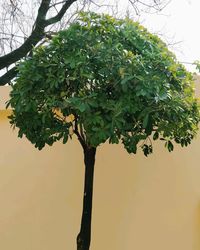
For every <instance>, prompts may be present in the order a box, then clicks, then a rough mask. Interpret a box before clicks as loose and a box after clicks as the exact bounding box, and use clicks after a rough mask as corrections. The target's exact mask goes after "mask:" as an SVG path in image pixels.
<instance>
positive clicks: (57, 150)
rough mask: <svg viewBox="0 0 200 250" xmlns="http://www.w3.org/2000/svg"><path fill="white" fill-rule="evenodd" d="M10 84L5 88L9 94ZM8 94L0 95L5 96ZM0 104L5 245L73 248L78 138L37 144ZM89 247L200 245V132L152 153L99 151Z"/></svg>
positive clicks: (0, 244)
mask: <svg viewBox="0 0 200 250" xmlns="http://www.w3.org/2000/svg"><path fill="white" fill-rule="evenodd" d="M8 92H9V87H3V88H0V96H4V99H7V97H6V96H8ZM1 100H2V99H1ZM1 107H2V108H0V109H1V111H0V138H1V150H0V249H2V250H57V249H59V250H75V249H76V245H75V238H76V234H77V233H78V230H79V224H80V216H81V209H82V189H83V159H82V151H81V148H80V146H79V145H78V143H77V141H76V140H73V141H71V142H69V143H68V144H67V145H62V144H61V143H56V144H55V145H54V146H53V147H46V148H45V149H44V150H43V151H42V152H39V151H37V150H36V149H35V148H34V147H33V146H32V145H31V144H30V143H29V142H28V141H27V140H26V139H23V140H21V139H18V138H17V133H16V131H13V130H12V129H10V125H9V123H8V119H7V115H8V113H9V111H5V110H3V109H4V108H3V106H1ZM96 160H97V161H96V169H95V190H94V210H93V230H92V234H93V235H92V245H91V250H147V249H148V250H199V249H200V164H199V160H200V138H199V136H198V138H197V139H196V140H194V142H193V144H192V145H191V146H189V147H188V148H186V149H182V148H179V147H176V148H175V150H174V152H172V153H168V152H167V151H166V150H165V149H164V147H163V146H162V147H161V146H160V144H159V145H158V144H156V145H155V149H154V154H153V155H151V156H149V157H148V158H146V157H144V156H143V155H142V154H141V153H139V154H138V155H136V156H130V155H128V154H127V153H126V151H125V150H124V149H123V148H122V147H121V146H119V145H118V146H116V145H114V146H113V145H107V144H106V145H104V146H103V147H100V148H99V150H98V152H97V159H96Z"/></svg>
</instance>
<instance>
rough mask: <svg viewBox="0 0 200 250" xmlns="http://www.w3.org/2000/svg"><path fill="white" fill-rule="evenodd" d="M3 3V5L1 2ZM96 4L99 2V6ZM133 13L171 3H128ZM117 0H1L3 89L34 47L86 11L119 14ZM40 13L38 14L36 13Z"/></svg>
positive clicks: (161, 0) (133, 0)
mask: <svg viewBox="0 0 200 250" xmlns="http://www.w3.org/2000/svg"><path fill="white" fill-rule="evenodd" d="M1 1H2V3H1ZM96 2H97V3H96ZM128 2H129V5H130V6H132V9H131V10H130V11H132V10H133V11H132V12H134V13H135V14H139V13H140V12H141V11H148V12H150V11H156V12H158V11H161V10H162V9H163V8H164V7H165V6H166V5H167V4H168V3H169V2H170V0H148V1H142V0H141V1H139V0H129V1H128ZM117 3H118V0H115V1H101V3H100V4H98V1H95V0H79V1H78V0H64V1H59V0H39V1H38V0H32V1H27V0H8V1H4V0H0V6H1V7H0V16H1V19H0V54H1V56H0V70H2V73H1V76H0V86H2V85H5V84H7V83H10V81H11V80H12V79H13V78H15V77H16V75H17V67H16V64H17V63H18V61H19V60H21V59H23V58H25V57H26V56H30V54H31V53H32V50H33V48H34V47H36V46H38V44H41V43H43V42H45V40H46V39H51V38H52V33H55V32H57V31H59V30H61V29H63V27H66V26H67V25H68V24H69V23H70V21H73V19H74V18H75V17H76V14H77V12H78V11H79V10H81V9H82V10H83V9H84V8H89V9H96V8H98V9H100V7H106V8H107V10H108V11H109V10H110V11H113V9H115V12H117V7H116V8H115V7H114V5H115V4H116V5H117ZM37 9H38V11H35V10H37Z"/></svg>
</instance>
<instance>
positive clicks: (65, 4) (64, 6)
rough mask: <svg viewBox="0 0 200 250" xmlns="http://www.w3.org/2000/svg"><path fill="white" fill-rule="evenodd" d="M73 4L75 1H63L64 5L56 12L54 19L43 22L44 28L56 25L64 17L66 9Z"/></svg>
mask: <svg viewBox="0 0 200 250" xmlns="http://www.w3.org/2000/svg"><path fill="white" fill-rule="evenodd" d="M74 2H76V0H67V1H65V3H64V4H63V6H62V8H61V9H60V11H59V12H58V14H57V15H55V16H54V17H51V18H49V19H48V20H46V21H45V26H48V25H51V24H53V23H56V22H58V21H60V20H61V19H62V17H63V16H64V14H65V12H66V11H67V9H68V8H69V7H70V6H71V5H72V3H74Z"/></svg>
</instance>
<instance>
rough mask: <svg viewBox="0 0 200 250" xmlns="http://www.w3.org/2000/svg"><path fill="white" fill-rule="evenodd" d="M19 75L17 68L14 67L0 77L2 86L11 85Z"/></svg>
mask: <svg viewBox="0 0 200 250" xmlns="http://www.w3.org/2000/svg"><path fill="white" fill-rule="evenodd" d="M16 75H17V67H13V68H12V69H10V70H9V71H7V72H6V73H5V74H4V75H2V76H1V77H0V86H3V85H5V84H7V83H9V82H10V81H11V80H12V79H13V78H14V77H15V76H16Z"/></svg>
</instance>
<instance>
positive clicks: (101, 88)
mask: <svg viewBox="0 0 200 250" xmlns="http://www.w3.org/2000/svg"><path fill="white" fill-rule="evenodd" d="M18 70H19V73H18V76H17V78H16V82H15V83H14V84H13V90H12V92H11V99H10V102H9V104H10V105H11V107H12V108H13V114H12V115H11V117H10V118H11V124H12V125H13V126H16V127H18V128H19V136H20V137H22V136H23V135H25V136H26V137H27V138H28V139H29V140H30V141H31V142H32V143H33V144H34V145H35V147H37V148H38V149H42V148H43V147H44V146H45V144H48V145H52V144H53V143H54V142H55V141H57V140H60V139H62V140H63V143H66V142H67V140H68V138H69V137H72V136H73V135H76V136H78V139H79V141H80V143H81V144H82V145H88V146H91V147H95V148H96V147H97V146H99V145H100V144H102V143H104V142H106V141H109V143H119V142H122V143H123V144H124V147H125V149H126V150H127V151H128V152H129V153H136V152H137V148H138V147H141V148H142V150H143V152H144V154H145V155H148V154H149V153H151V152H152V140H151V136H152V137H153V139H154V140H156V139H160V140H162V141H163V142H164V144H165V146H166V147H167V148H168V150H169V151H172V150H173V143H174V142H176V143H179V144H181V146H187V145H188V144H189V143H190V142H191V140H192V139H193V138H194V136H195V134H196V132H197V128H198V122H199V109H198V103H197V101H196V99H195V98H194V90H193V87H194V81H193V76H192V74H191V73H189V72H187V71H186V69H185V68H184V66H183V65H181V64H180V63H179V62H177V60H176V57H175V55H174V54H173V53H172V52H170V51H169V50H168V48H167V46H166V44H165V43H163V42H162V41H161V40H160V39H159V38H158V37H157V36H155V35H152V34H151V33H149V32H148V31H147V30H146V29H145V28H144V27H143V26H141V25H140V24H139V23H137V22H133V21H132V20H130V19H128V18H126V19H116V18H113V17H111V16H109V15H104V14H103V15H99V14H96V13H93V12H88V13H85V12H82V13H81V14H80V17H79V18H78V19H77V21H76V22H75V23H73V24H71V25H70V26H69V27H68V28H67V29H66V30H63V31H60V32H59V33H58V34H57V35H56V36H55V37H54V38H53V39H52V41H50V42H49V43H48V44H46V45H44V46H40V47H38V48H36V49H35V50H34V51H33V55H32V57H29V58H26V59H25V60H24V61H22V62H21V63H20V64H19V66H18Z"/></svg>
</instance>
